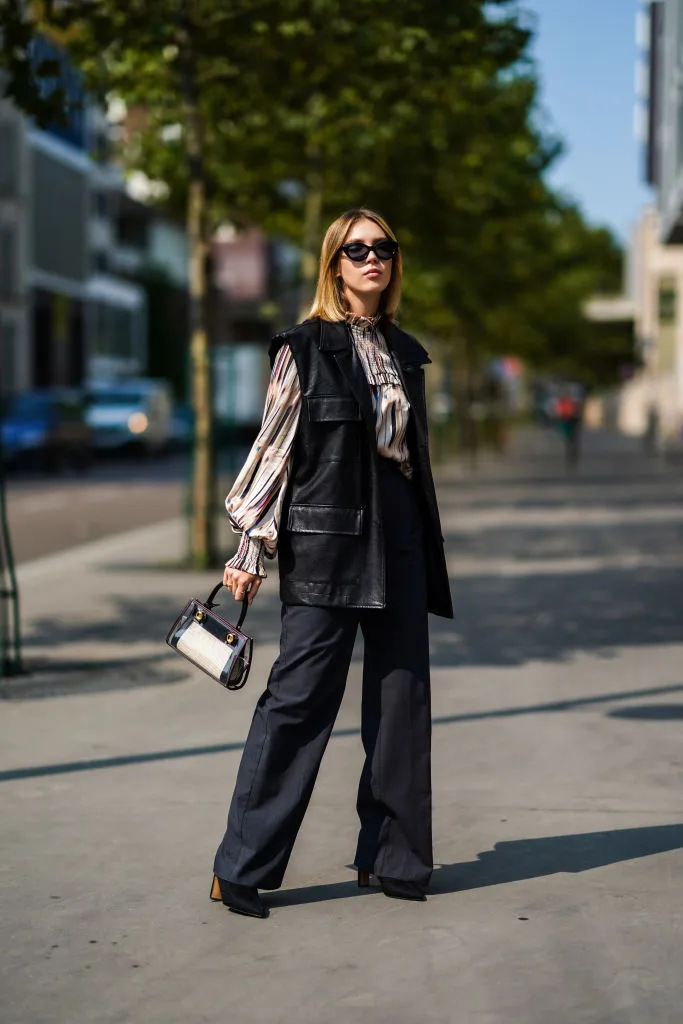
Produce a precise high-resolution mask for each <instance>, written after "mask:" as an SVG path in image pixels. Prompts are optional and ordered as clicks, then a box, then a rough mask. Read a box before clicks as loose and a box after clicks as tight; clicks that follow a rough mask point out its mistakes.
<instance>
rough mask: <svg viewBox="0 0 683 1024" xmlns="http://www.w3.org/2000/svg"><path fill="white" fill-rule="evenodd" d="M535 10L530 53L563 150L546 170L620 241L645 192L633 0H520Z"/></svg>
mask: <svg viewBox="0 0 683 1024" xmlns="http://www.w3.org/2000/svg"><path fill="white" fill-rule="evenodd" d="M521 3H522V6H523V8H525V9H526V10H529V11H531V12H532V13H534V14H535V15H536V17H537V38H536V41H535V43H534V47H533V53H534V56H535V58H536V61H537V63H538V70H539V73H540V78H541V82H542V86H543V91H542V102H543V107H544V109H545V111H546V112H547V114H549V115H550V123H551V125H552V126H553V128H554V130H556V131H557V132H558V133H559V135H561V136H562V137H563V138H564V140H565V143H566V154H565V156H564V157H562V158H561V160H560V161H558V163H557V164H556V166H555V168H554V169H553V170H552V172H551V174H550V181H551V183H552V185H553V186H555V187H558V188H560V189H562V190H563V191H566V192H568V193H570V194H571V195H572V196H573V197H574V198H575V199H576V200H577V201H578V202H579V204H580V206H581V207H582V208H583V210H584V213H585V214H586V215H587V217H588V218H589V219H590V220H591V221H592V222H594V223H599V224H607V225H608V226H610V227H611V228H613V229H614V230H615V231H616V232H617V234H618V235H619V236H620V238H621V239H622V240H626V239H627V238H628V235H629V232H630V227H631V225H632V223H633V221H634V220H635V219H636V217H637V215H638V212H639V210H640V209H641V207H642V206H643V205H644V204H645V203H647V202H648V201H649V199H650V191H649V189H648V188H647V187H646V186H645V185H644V184H643V181H642V168H641V165H642V158H641V148H640V145H639V144H638V143H637V142H636V140H635V136H634V128H633V121H634V113H633V112H634V105H635V65H636V56H637V47H636V31H635V23H636V12H637V10H638V7H639V3H638V0H521Z"/></svg>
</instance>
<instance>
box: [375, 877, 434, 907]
mask: <svg viewBox="0 0 683 1024" xmlns="http://www.w3.org/2000/svg"><path fill="white" fill-rule="evenodd" d="M379 884H380V885H381V886H382V892H383V893H384V895H385V896H389V897H390V898H391V899H393V900H412V901H413V902H415V903H424V902H425V900H426V899H427V897H426V895H425V891H424V889H423V888H422V886H421V885H419V883H418V882H408V881H406V880H405V879H403V878H386V877H382V876H381V875H380V876H379Z"/></svg>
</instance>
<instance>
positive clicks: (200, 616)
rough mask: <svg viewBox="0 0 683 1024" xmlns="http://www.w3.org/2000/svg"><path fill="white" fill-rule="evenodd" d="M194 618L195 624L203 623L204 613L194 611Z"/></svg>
mask: <svg viewBox="0 0 683 1024" xmlns="http://www.w3.org/2000/svg"><path fill="white" fill-rule="evenodd" d="M194 617H195V619H196V620H197V622H203V621H204V619H205V618H206V616H205V615H204V612H201V611H196V612H195V613H194Z"/></svg>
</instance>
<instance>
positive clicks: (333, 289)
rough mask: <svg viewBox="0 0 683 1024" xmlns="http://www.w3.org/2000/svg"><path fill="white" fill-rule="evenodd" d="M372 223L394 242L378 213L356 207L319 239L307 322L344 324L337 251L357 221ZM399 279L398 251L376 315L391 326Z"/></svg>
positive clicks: (343, 297) (344, 299)
mask: <svg viewBox="0 0 683 1024" xmlns="http://www.w3.org/2000/svg"><path fill="white" fill-rule="evenodd" d="M365 219H367V220H372V221H374V222H375V224H376V225H377V227H378V228H380V229H381V230H382V231H383V232H384V234H385V235H386V236H387V238H390V239H391V240H392V241H393V242H395V241H397V239H396V235H395V234H394V233H393V231H392V230H391V228H390V227H389V225H388V224H387V222H386V221H385V220H384V218H383V217H380V215H379V214H378V213H373V211H372V210H366V209H365V208H364V207H358V208H356V209H354V210H347V211H346V213H342V215H341V217H337V219H336V220H335V221H333V222H332V223H331V224H330V226H329V228H328V229H327V231H326V232H325V237H324V239H323V244H322V248H321V251H320V273H319V274H318V286H317V288H316V291H315V298H314V300H313V305H312V306H311V308H310V310H309V312H308V317H307V319H309V320H311V319H312V318H313V317H316V316H317V317H320V319H321V320H344V319H346V316H347V314H348V312H349V307H348V303H347V301H346V297H345V295H344V288H343V283H342V280H341V277H340V275H339V250H340V248H341V247H342V245H343V244H344V239H345V238H346V236H347V234H348V233H349V230H350V229H351V228H352V227H353V225H354V224H357V223H358V221H359V220H365ZM402 279H403V261H402V259H401V251H400V249H399V251H398V252H397V253H396V255H395V256H394V258H393V260H392V261H391V278H390V280H389V284H388V285H387V286H386V288H385V289H384V291H383V292H382V297H381V299H380V307H379V312H380V314H381V315H382V316H384V317H386V319H387V320H389V321H391V322H393V321H394V320H395V318H396V313H397V311H398V307H399V304H400V301H401V281H402Z"/></svg>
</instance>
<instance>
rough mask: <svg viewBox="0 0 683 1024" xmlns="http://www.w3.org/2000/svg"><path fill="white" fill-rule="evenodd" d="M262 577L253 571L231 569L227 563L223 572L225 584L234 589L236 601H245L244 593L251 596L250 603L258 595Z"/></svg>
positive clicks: (229, 588)
mask: <svg viewBox="0 0 683 1024" xmlns="http://www.w3.org/2000/svg"><path fill="white" fill-rule="evenodd" d="M261 582H262V580H261V577H260V576H257V575H256V574H255V573H253V572H243V571H242V570H241V569H231V568H230V566H228V565H226V567H225V572H224V573H223V586H224V587H227V588H228V590H232V593H233V597H234V598H235V600H236V601H243V600H244V595H245V594H247V595H248V597H249V604H250V605H251V603H252V601H253V600H254V598H255V597H256V595H257V594H258V591H259V587H260V586H261Z"/></svg>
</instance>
